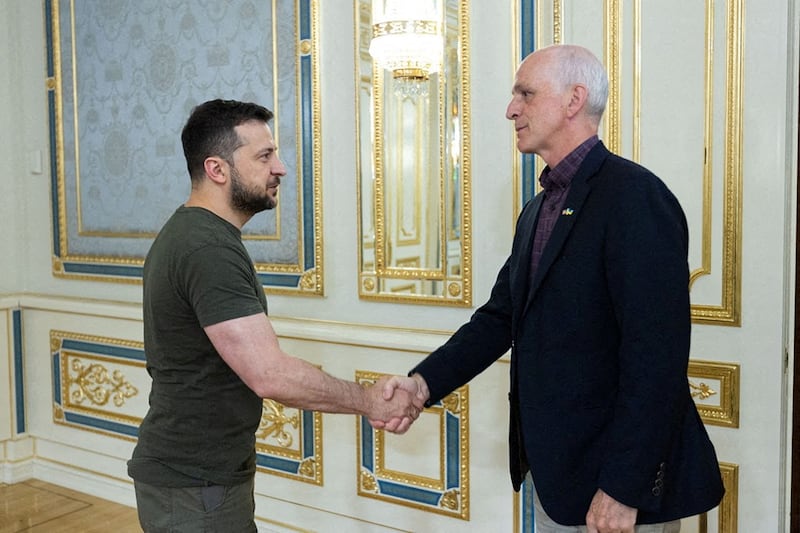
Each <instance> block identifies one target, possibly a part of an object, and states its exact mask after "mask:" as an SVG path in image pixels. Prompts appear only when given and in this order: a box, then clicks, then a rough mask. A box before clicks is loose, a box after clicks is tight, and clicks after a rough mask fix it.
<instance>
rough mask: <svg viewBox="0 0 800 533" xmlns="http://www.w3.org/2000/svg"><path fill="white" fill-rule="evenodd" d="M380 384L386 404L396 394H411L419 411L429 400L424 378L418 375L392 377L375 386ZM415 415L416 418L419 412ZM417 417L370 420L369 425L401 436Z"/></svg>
mask: <svg viewBox="0 0 800 533" xmlns="http://www.w3.org/2000/svg"><path fill="white" fill-rule="evenodd" d="M381 383H382V392H383V399H384V400H386V401H387V402H388V401H393V400H394V399H395V398H396V396H397V395H398V394H399V395H401V396H405V394H411V395H413V397H414V405H415V406H417V407H418V408H419V410H420V411H421V410H422V409H423V408H424V404H425V402H426V401H428V398H430V391H429V390H428V384H427V383H426V382H425V378H423V377H422V376H421V375H420V374H414V375H412V376H411V377H407V376H392V377H390V378H388V379H385V380H381V381H379V382H378V383H376V384H375V386H376V387H377V386H378V385H379V384H381ZM416 414H417V416H418V415H419V412H417V413H416ZM417 416H414V418H413V419H409V418H408V417H394V418H392V419H390V420H379V419H370V421H369V423H370V425H371V426H372V427H374V428H375V429H383V430H386V431H389V432H392V433H398V434H403V433H405V432H406V431H408V428H409V427H411V423H412V422H413V421H414V420H416V418H417Z"/></svg>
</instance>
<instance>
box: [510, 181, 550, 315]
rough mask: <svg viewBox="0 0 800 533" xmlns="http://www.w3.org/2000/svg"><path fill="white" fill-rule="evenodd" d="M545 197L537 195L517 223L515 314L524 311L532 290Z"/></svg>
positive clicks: (514, 287) (513, 266)
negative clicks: (538, 223)
mask: <svg viewBox="0 0 800 533" xmlns="http://www.w3.org/2000/svg"><path fill="white" fill-rule="evenodd" d="M543 198H544V195H542V194H537V195H536V196H534V197H533V199H531V201H530V203H529V204H528V205H527V206H526V207H525V209H523V211H522V213H521V214H520V217H519V221H518V222H517V230H516V235H515V240H516V241H517V243H518V247H519V252H517V253H515V254H514V256H513V257H512V261H514V263H515V264H512V265H511V267H512V268H511V272H513V273H515V274H514V275H513V276H511V279H510V282H511V294H512V295H519V296H518V297H512V302H513V306H514V309H513V311H514V312H515V314H517V316H519V315H518V313H519V312H521V311H522V308H523V306H524V305H525V303H526V301H527V299H528V298H527V294H528V291H529V289H530V287H529V285H528V282H529V281H530V269H531V251H532V250H533V235H534V230H535V229H536V219H537V217H538V216H539V209H540V208H541V206H542V199H543Z"/></svg>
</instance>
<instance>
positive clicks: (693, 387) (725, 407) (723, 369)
mask: <svg viewBox="0 0 800 533" xmlns="http://www.w3.org/2000/svg"><path fill="white" fill-rule="evenodd" d="M688 377H689V389H690V392H691V394H692V398H693V399H694V401H695V405H696V406H697V411H698V412H699V413H700V417H701V418H702V419H703V422H705V423H706V424H711V425H715V426H723V427H730V428H738V427H739V365H738V364H734V363H718V362H714V361H698V360H690V361H689V370H688ZM714 400H716V402H714Z"/></svg>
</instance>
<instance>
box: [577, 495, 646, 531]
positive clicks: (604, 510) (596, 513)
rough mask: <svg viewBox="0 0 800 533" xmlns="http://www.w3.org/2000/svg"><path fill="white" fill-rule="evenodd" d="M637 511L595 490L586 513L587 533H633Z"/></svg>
mask: <svg viewBox="0 0 800 533" xmlns="http://www.w3.org/2000/svg"><path fill="white" fill-rule="evenodd" d="M636 514H637V510H636V509H634V508H633V507H628V506H627V505H625V504H624V503H620V502H618V501H617V500H615V499H614V498H612V497H611V496H609V495H608V494H606V493H605V492H603V491H602V489H597V493H595V495H594V498H592V504H591V505H590V506H589V512H588V513H586V527H587V530H588V533H634V530H633V528H634V527H635V525H636Z"/></svg>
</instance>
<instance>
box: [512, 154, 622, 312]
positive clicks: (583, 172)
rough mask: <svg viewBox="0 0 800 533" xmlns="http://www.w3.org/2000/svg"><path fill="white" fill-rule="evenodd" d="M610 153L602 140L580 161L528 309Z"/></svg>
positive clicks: (533, 288)
mask: <svg viewBox="0 0 800 533" xmlns="http://www.w3.org/2000/svg"><path fill="white" fill-rule="evenodd" d="M609 153H610V152H609V151H608V150H607V149H606V147H605V146H604V145H603V143H602V142H598V143H597V144H596V145H595V147H594V148H592V150H591V151H590V152H589V154H588V155H587V156H586V159H585V160H584V161H583V163H582V164H581V166H580V168H579V169H578V172H577V173H576V174H575V177H574V178H572V183H571V184H570V189H569V194H568V195H567V199H566V200H565V201H564V207H563V208H562V211H561V214H560V215H559V217H558V220H557V221H556V224H555V226H554V227H553V233H552V234H551V235H550V239H549V240H548V241H547V244H546V245H545V247H544V250H543V251H542V257H541V259H540V260H539V266H538V267H537V269H536V276H535V277H534V279H533V282H532V283H531V287H530V291H529V293H528V300H527V304H526V306H525V310H527V309H528V306H529V305H530V303H531V301H532V300H533V297H534V295H535V294H536V291H537V290H538V289H539V287H540V286H541V284H542V280H543V279H544V278H545V276H546V275H547V271H548V270H549V269H550V267H551V266H552V265H553V262H554V261H555V259H556V257H558V254H560V253H561V249H562V248H563V247H564V243H565V242H566V240H567V237H568V236H569V234H570V231H571V230H572V227H573V226H574V225H575V221H576V220H578V217H579V216H580V215H581V207H583V204H584V202H585V201H586V198H587V196H588V195H589V191H591V188H592V186H591V178H592V177H593V176H594V175H595V174H596V173H597V171H598V170H599V168H600V165H601V164H602V162H603V161H604V160H605V158H606V157H607V155H608V154H609Z"/></svg>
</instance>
